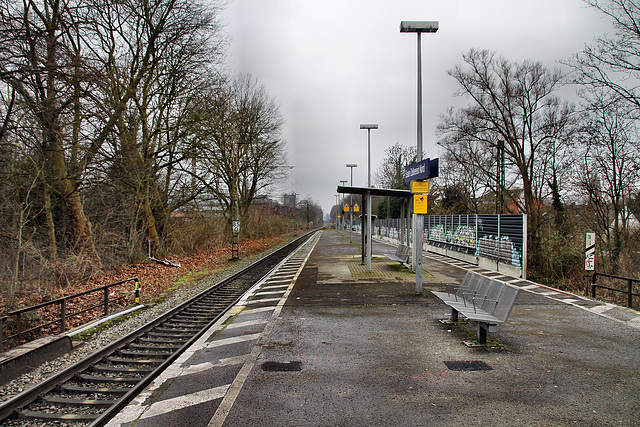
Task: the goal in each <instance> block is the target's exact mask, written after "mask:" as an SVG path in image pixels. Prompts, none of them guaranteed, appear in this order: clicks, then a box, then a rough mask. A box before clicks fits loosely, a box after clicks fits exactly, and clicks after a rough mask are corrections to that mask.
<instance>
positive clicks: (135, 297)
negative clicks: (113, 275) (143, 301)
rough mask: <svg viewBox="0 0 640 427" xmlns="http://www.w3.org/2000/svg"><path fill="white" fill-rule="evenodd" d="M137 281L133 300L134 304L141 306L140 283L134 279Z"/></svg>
mask: <svg viewBox="0 0 640 427" xmlns="http://www.w3.org/2000/svg"><path fill="white" fill-rule="evenodd" d="M133 280H134V281H135V286H136V287H135V293H134V295H135V296H134V298H133V302H135V303H136V304H140V282H138V279H133Z"/></svg>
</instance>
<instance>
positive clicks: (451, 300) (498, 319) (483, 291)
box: [431, 271, 518, 344]
mask: <svg viewBox="0 0 640 427" xmlns="http://www.w3.org/2000/svg"><path fill="white" fill-rule="evenodd" d="M454 289H455V292H453V290H454ZM431 293H433V294H434V295H435V296H437V297H438V298H440V299H441V300H442V302H444V303H445V304H446V305H448V306H449V307H451V320H452V321H454V322H457V321H458V313H462V314H463V315H464V316H465V317H466V318H468V319H469V320H470V321H472V322H475V323H476V324H477V331H478V342H479V343H480V344H486V343H487V332H495V331H496V328H497V326H498V325H500V324H503V323H505V322H506V321H507V318H508V317H509V314H510V313H511V310H512V309H513V304H514V303H515V300H516V298H517V296H518V288H516V287H514V286H511V285H509V284H507V283H505V282H502V281H500V280H495V279H491V278H489V277H486V276H482V275H481V274H478V273H474V272H472V271H469V272H468V273H467V274H466V276H465V277H464V279H463V281H462V283H461V284H460V285H459V286H457V287H456V286H455V285H447V290H446V291H445V292H436V291H431Z"/></svg>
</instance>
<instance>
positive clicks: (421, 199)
mask: <svg viewBox="0 0 640 427" xmlns="http://www.w3.org/2000/svg"><path fill="white" fill-rule="evenodd" d="M427 200H428V196H427V195H426V194H414V195H413V213H415V214H421V215H426V214H427V208H428V204H427Z"/></svg>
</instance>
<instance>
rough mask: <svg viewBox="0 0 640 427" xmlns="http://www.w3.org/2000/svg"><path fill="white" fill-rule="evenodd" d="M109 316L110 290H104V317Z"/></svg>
mask: <svg viewBox="0 0 640 427" xmlns="http://www.w3.org/2000/svg"><path fill="white" fill-rule="evenodd" d="M107 314H109V288H104V315H105V316H106V315H107Z"/></svg>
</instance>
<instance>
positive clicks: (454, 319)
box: [451, 307, 458, 322]
mask: <svg viewBox="0 0 640 427" xmlns="http://www.w3.org/2000/svg"><path fill="white" fill-rule="evenodd" d="M451 321H452V322H457V321H458V310H456V309H455V308H453V307H451Z"/></svg>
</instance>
